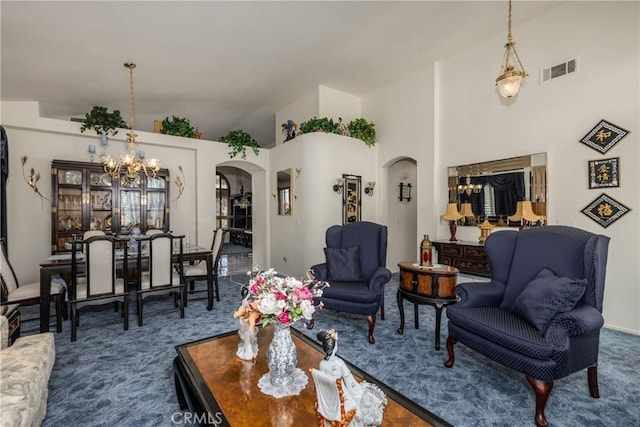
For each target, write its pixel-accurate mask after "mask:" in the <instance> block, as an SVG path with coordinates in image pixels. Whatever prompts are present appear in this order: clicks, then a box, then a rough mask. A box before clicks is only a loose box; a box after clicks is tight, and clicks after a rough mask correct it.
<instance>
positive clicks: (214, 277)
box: [213, 274, 220, 302]
mask: <svg viewBox="0 0 640 427" xmlns="http://www.w3.org/2000/svg"><path fill="white" fill-rule="evenodd" d="M213 284H214V286H215V288H216V301H218V302H220V289H219V288H218V275H217V274H216V275H214V276H213Z"/></svg>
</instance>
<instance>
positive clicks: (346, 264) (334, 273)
mask: <svg viewBox="0 0 640 427" xmlns="http://www.w3.org/2000/svg"><path fill="white" fill-rule="evenodd" d="M324 256H325V258H326V259H327V271H328V272H329V280H335V281H337V282H359V281H361V280H362V269H361V268H360V248H359V247H358V246H353V247H350V248H324Z"/></svg>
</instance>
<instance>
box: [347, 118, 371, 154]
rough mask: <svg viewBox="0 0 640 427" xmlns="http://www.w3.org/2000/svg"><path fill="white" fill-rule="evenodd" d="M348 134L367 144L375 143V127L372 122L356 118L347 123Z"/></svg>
mask: <svg viewBox="0 0 640 427" xmlns="http://www.w3.org/2000/svg"><path fill="white" fill-rule="evenodd" d="M349 134H351V136H352V137H354V138H358V139H360V140H362V141H363V142H364V143H365V144H367V146H369V147H373V146H374V145H375V144H376V128H375V125H374V124H373V122H368V121H367V120H366V119H363V118H358V119H354V120H352V121H351V122H350V123H349Z"/></svg>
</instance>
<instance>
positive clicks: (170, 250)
mask: <svg viewBox="0 0 640 427" xmlns="http://www.w3.org/2000/svg"><path fill="white" fill-rule="evenodd" d="M183 239H184V236H174V235H172V234H171V233H158V234H153V235H151V236H141V237H139V238H138V239H137V242H138V262H137V267H138V289H137V291H136V296H137V298H136V300H137V308H138V325H139V326H142V325H143V318H144V317H143V308H144V302H145V300H146V299H147V298H149V297H154V296H158V295H163V294H172V295H174V299H175V301H176V302H177V304H178V307H179V309H180V318H184V305H185V304H184V302H185V300H186V288H185V286H184V281H183V262H184V253H183ZM174 242H175V247H176V249H178V251H177V252H176V254H175V256H174ZM143 247H144V248H146V249H143ZM174 259H175V262H174Z"/></svg>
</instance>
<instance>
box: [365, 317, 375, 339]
mask: <svg viewBox="0 0 640 427" xmlns="http://www.w3.org/2000/svg"><path fill="white" fill-rule="evenodd" d="M364 318H365V319H367V323H369V344H375V342H376V340H374V339H373V328H375V327H376V315H375V314H373V315H369V316H364Z"/></svg>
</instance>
